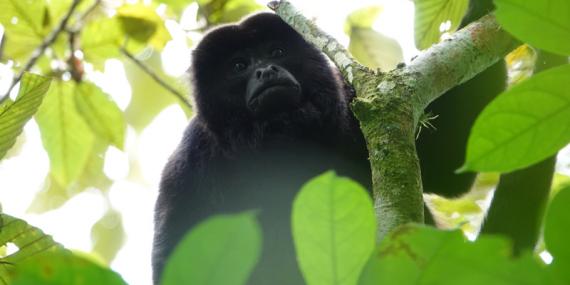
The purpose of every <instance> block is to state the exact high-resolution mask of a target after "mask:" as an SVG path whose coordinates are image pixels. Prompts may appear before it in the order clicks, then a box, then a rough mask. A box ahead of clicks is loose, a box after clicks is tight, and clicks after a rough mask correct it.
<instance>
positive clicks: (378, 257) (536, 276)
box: [359, 225, 551, 285]
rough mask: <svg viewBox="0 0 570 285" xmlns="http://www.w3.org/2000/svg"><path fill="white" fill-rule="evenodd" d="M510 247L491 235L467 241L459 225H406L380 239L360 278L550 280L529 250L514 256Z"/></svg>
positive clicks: (466, 282) (417, 284) (369, 282)
mask: <svg viewBox="0 0 570 285" xmlns="http://www.w3.org/2000/svg"><path fill="white" fill-rule="evenodd" d="M509 248H510V246H509V244H508V243H507V242H506V240H504V239H502V238H499V237H495V236H480V237H479V239H478V240H477V241H476V242H469V241H467V240H466V239H465V238H464V237H463V234H462V233H461V232H460V231H452V232H451V231H441V230H437V229H434V228H430V227H425V226H418V225H405V226H402V227H400V228H397V229H396V230H394V231H393V232H392V233H390V234H389V235H388V237H387V238H386V239H385V240H383V241H382V243H381V245H380V247H379V248H378V249H377V251H376V252H375V254H374V255H373V256H372V258H371V259H370V261H369V263H368V264H367V266H366V269H365V270H364V272H363V274H362V277H361V279H360V283H359V284H360V285H373V284H374V285H376V284H397V285H407V284H410V285H411V284H414V285H421V284H426V285H427V284H438V285H440V284H441V285H447V284H449V285H456V284H462V285H471V284H472V285H476V284H478V285H480V284H486V285H499V284H501V285H503V284H504V285H512V284H551V282H550V280H548V279H547V278H546V275H545V274H546V272H545V271H544V270H542V269H541V268H540V266H539V264H537V263H536V262H535V261H534V259H533V258H532V257H531V256H525V257H524V258H523V259H521V260H514V261H513V260H512V258H511V256H510V249H509Z"/></svg>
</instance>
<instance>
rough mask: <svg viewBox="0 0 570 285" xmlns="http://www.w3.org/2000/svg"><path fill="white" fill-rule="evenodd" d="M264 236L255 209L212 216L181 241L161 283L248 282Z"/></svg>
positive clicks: (168, 284)
mask: <svg viewBox="0 0 570 285" xmlns="http://www.w3.org/2000/svg"><path fill="white" fill-rule="evenodd" d="M261 239H262V237H261V229H260V227H259V225H258V223H257V221H256V219H255V215H254V214H253V213H251V212H247V213H243V214H238V215H232V216H229V215H227V216H226V215H223V216H215V217H212V218H209V219H208V220H206V221H204V222H202V223H201V224H199V225H198V226H196V227H195V228H194V229H192V230H191V231H190V232H189V233H188V234H186V237H184V239H183V240H182V241H181V242H180V243H179V244H178V246H177V247H176V249H175V251H174V253H173V254H172V255H171V256H170V258H169V259H168V262H167V264H166V266H165V269H164V273H163V277H162V283H161V284H162V285H179V284H202V285H208V284H212V285H218V284H224V285H241V284H246V281H247V278H248V277H249V275H250V273H251V271H252V270H253V267H254V266H255V265H256V263H257V261H258V259H259V255H260V253H261V242H262V241H261Z"/></svg>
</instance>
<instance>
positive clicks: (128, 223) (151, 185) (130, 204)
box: [0, 0, 568, 285]
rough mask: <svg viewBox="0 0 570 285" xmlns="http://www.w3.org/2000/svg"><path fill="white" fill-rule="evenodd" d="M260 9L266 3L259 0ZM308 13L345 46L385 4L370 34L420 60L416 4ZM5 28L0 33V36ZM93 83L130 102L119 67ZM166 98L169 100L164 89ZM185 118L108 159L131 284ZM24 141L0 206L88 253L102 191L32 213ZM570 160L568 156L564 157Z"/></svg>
mask: <svg viewBox="0 0 570 285" xmlns="http://www.w3.org/2000/svg"><path fill="white" fill-rule="evenodd" d="M259 2H260V3H261V4H263V5H265V4H266V3H267V2H269V1H259ZM291 2H293V3H294V4H295V5H296V6H297V7H298V8H299V9H300V10H301V11H303V12H304V13H305V15H307V16H309V17H312V18H315V19H316V20H317V24H318V25H319V26H320V27H322V28H324V29H325V30H326V31H327V32H328V33H330V34H331V35H333V36H334V37H336V38H337V39H339V40H340V41H341V43H343V44H345V45H346V44H348V37H347V36H346V35H345V34H344V32H343V25H344V20H345V18H346V16H347V14H348V13H350V12H352V11H354V10H355V9H358V8H362V7H364V6H368V5H382V6H383V7H384V10H383V13H382V14H381V15H380V17H379V19H378V21H377V23H376V24H375V25H374V28H375V29H376V30H378V31H380V32H382V33H383V34H384V35H386V36H389V37H392V38H394V39H396V40H397V41H398V42H399V43H400V45H401V46H402V49H403V52H404V58H405V59H406V61H409V59H410V58H411V57H412V56H414V55H415V54H417V51H416V50H415V48H414V44H413V3H412V2H411V1H404V0H374V1H372V0H357V1H348V0H328V1H314V0H311V1H307V0H305V1H302V0H297V1H295V0H291ZM196 8H197V7H196V6H190V7H189V8H188V9H187V10H186V12H185V14H184V18H183V19H182V21H181V23H182V26H181V25H179V24H178V23H176V22H173V21H170V22H168V23H167V27H168V29H169V30H170V32H171V34H172V36H173V40H172V41H171V42H170V43H168V44H167V46H166V48H165V49H164V51H163V53H162V59H163V64H164V68H165V70H166V71H167V73H169V74H171V75H173V76H179V77H182V75H183V73H184V71H185V70H186V69H187V68H188V65H189V61H190V47H188V46H187V40H186V38H187V37H188V36H190V37H191V38H193V39H198V38H199V37H197V35H196V34H188V33H186V32H184V31H183V30H184V29H188V28H191V27H192V26H195V25H196V23H195V22H194V20H193V19H194V17H195V13H196ZM1 34H2V30H1V27H0V35H1ZM11 76H12V74H11V72H10V67H9V66H5V65H2V64H0V94H3V93H4V92H5V90H6V89H7V86H8V84H9V81H10V80H11ZM89 76H90V78H91V79H92V80H94V81H95V82H96V83H97V84H99V85H100V86H102V87H103V89H104V90H105V91H106V92H108V93H109V94H110V95H111V96H112V97H113V98H114V99H115V100H116V102H117V104H118V105H119V107H120V108H121V109H123V110H124V109H125V108H126V107H127V106H128V104H129V101H130V97H131V88H130V86H129V85H128V82H127V79H126V77H125V72H124V68H123V66H122V64H121V62H120V61H118V60H110V61H108V62H107V64H106V72H105V73H92V74H90V75H89ZM164 96H170V95H169V94H167V91H166V90H165V91H164ZM186 123H187V119H186V117H185V115H184V113H183V112H182V110H181V109H180V108H179V107H178V106H170V107H168V108H166V109H165V110H163V111H162V112H161V113H160V114H159V115H158V116H157V117H156V118H155V119H154V121H153V122H152V123H151V124H150V125H149V126H148V127H147V128H146V129H145V130H144V131H143V132H142V133H140V134H137V133H136V132H135V131H134V130H133V129H129V130H128V135H127V139H126V147H125V149H126V150H128V153H124V152H121V151H119V150H117V149H115V148H111V149H110V150H109V151H108V152H107V154H106V164H105V173H106V174H107V175H108V176H109V177H110V178H111V179H113V180H115V183H114V185H113V186H112V188H111V190H110V202H111V204H112V205H113V207H114V208H115V209H118V210H120V211H121V213H122V215H123V223H124V227H125V230H126V232H127V241H126V244H125V246H124V247H123V248H122V249H121V251H120V252H119V254H118V256H117V257H116V259H115V260H114V261H113V263H112V264H111V267H112V268H113V269H114V270H116V271H118V272H119V273H120V274H122V276H123V277H124V278H125V280H126V281H127V282H128V283H129V284H131V285H149V284H151V267H150V252H151V245H152V232H153V224H152V221H153V207H154V200H155V199H156V195H157V189H158V186H157V185H158V181H159V179H160V173H161V170H162V167H163V166H164V164H165V162H166V159H167V158H168V156H169V155H170V154H171V152H172V151H173V149H174V148H175V147H176V145H177V144H178V141H179V140H180V137H181V134H182V132H183V130H184V128H185V126H186ZM25 137H26V142H25V144H24V145H23V148H22V149H21V152H20V153H19V155H16V156H14V157H11V158H8V159H5V160H3V161H0V202H1V204H2V207H3V209H2V210H3V211H4V212H6V213H8V214H10V215H13V216H16V217H20V218H23V219H25V220H26V221H28V222H29V223H30V224H32V225H34V226H37V227H39V228H41V229H43V230H44V231H45V232H46V233H48V234H51V235H53V237H54V238H55V240H56V241H58V242H60V243H62V244H63V245H64V246H66V247H68V248H71V249H75V250H80V251H85V252H89V251H91V245H92V244H91V238H90V230H91V227H92V225H93V223H95V222H96V221H97V220H98V219H99V218H100V217H101V216H102V215H103V214H104V213H105V210H106V208H105V207H106V204H105V201H103V196H102V195H100V194H99V193H98V191H99V190H97V189H91V190H88V191H85V192H83V193H81V194H79V195H77V196H75V197H74V198H72V199H71V200H70V201H68V202H67V203H66V204H65V205H64V206H62V207H61V208H59V209H57V210H54V211H51V212H48V213H45V214H40V215H36V214H29V213H26V209H27V208H28V206H29V205H30V203H31V201H32V200H33V198H34V196H35V194H36V193H37V192H38V191H39V190H40V189H41V188H42V185H43V183H44V178H45V176H46V174H47V173H48V170H49V161H48V157H47V154H46V152H45V151H44V150H43V147H42V144H41V139H40V136H39V131H38V127H37V124H36V123H35V121H33V120H32V121H30V122H29V123H28V124H27V125H26V127H25ZM133 157H138V159H139V161H140V167H141V169H140V171H141V176H142V179H135V180H133V179H131V178H128V177H127V175H128V173H129V167H130V166H131V165H130V164H129V160H130V159H132V158H133ZM566 157H568V156H566Z"/></svg>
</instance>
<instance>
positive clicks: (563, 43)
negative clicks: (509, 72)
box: [495, 0, 570, 55]
mask: <svg viewBox="0 0 570 285" xmlns="http://www.w3.org/2000/svg"><path fill="white" fill-rule="evenodd" d="M495 5H497V11H496V12H495V15H496V16H497V20H498V21H499V23H500V24H501V26H502V27H503V28H505V30H507V31H508V32H509V33H511V34H513V35H514V36H515V37H517V38H519V39H520V40H522V41H524V42H526V43H529V44H531V45H532V46H534V47H536V48H539V49H544V50H547V51H550V52H553V53H558V54H561V55H570V12H569V11H570V1H567V0H541V1H521V0H495Z"/></svg>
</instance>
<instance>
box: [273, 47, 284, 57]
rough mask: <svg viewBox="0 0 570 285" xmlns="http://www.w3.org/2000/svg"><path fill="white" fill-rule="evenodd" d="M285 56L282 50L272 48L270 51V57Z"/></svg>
mask: <svg viewBox="0 0 570 285" xmlns="http://www.w3.org/2000/svg"><path fill="white" fill-rule="evenodd" d="M284 54H285V51H283V49H282V48H274V49H273V50H271V57H282V56H283V55H284Z"/></svg>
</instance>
